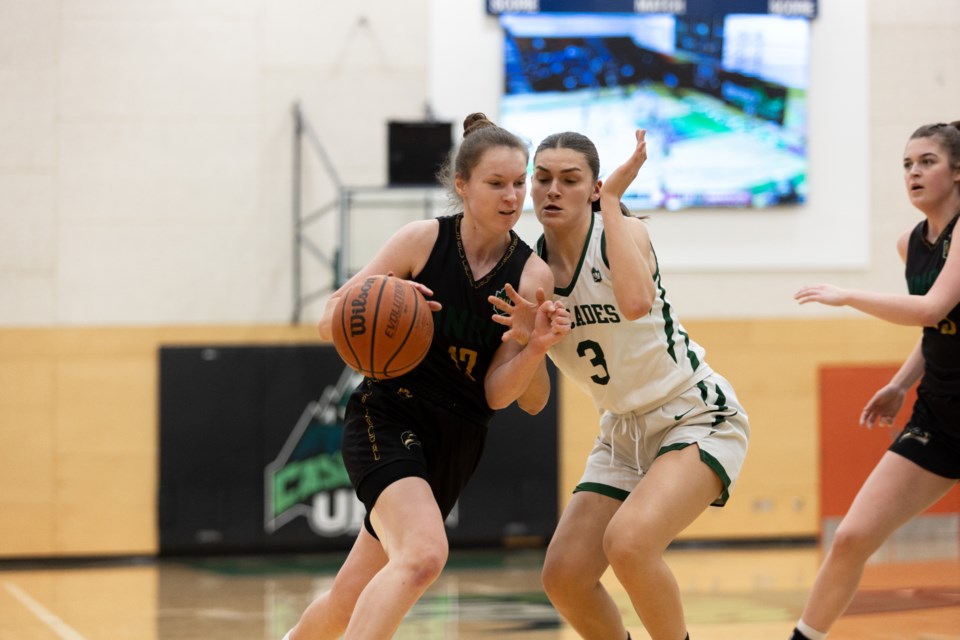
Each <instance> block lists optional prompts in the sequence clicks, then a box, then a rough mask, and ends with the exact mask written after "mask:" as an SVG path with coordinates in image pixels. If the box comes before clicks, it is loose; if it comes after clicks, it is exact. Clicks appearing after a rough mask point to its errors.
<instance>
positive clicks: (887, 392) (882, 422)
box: [860, 384, 907, 429]
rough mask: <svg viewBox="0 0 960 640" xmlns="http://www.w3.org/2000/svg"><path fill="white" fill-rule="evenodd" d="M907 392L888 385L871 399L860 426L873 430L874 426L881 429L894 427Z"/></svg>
mask: <svg viewBox="0 0 960 640" xmlns="http://www.w3.org/2000/svg"><path fill="white" fill-rule="evenodd" d="M906 395H907V394H906V392H905V391H904V390H903V389H901V388H900V387H896V386H894V385H890V384H888V385H886V386H885V387H883V388H882V389H880V390H879V391H877V392H876V393H875V394H873V397H872V398H870V402H868V403H867V406H865V407H864V408H863V412H862V413H861V414H860V424H861V425H863V426H865V427H867V428H868V429H872V428H873V426H874V425H879V426H881V427H890V426H893V419H894V418H896V417H897V413H898V412H899V411H900V407H902V406H903V400H904V398H905V397H906Z"/></svg>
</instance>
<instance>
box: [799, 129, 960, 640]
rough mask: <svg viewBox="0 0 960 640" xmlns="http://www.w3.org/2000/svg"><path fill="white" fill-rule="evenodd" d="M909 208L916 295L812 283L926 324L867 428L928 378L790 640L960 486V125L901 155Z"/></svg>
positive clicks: (826, 298)
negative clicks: (915, 214) (917, 216)
mask: <svg viewBox="0 0 960 640" xmlns="http://www.w3.org/2000/svg"><path fill="white" fill-rule="evenodd" d="M903 179H904V184H905V186H906V188H907V196H908V197H909V198H910V202H911V204H913V206H914V207H916V208H917V210H919V211H920V212H921V213H922V214H923V216H924V219H923V221H921V222H920V223H918V224H917V225H916V226H915V227H913V229H910V230H908V231H907V232H906V233H904V234H903V235H902V236H901V237H900V239H899V241H898V242H897V251H898V252H899V253H900V258H901V259H902V260H904V262H905V264H906V270H905V275H906V278H907V290H908V291H909V294H908V295H896V294H885V293H872V292H869V291H860V290H854V289H841V288H839V287H835V286H832V285H828V284H819V285H811V286H807V287H804V288H802V289H800V291H798V292H797V294H796V295H795V296H794V297H795V298H796V299H797V300H798V301H799V302H800V304H806V303H808V302H819V303H821V304H826V305H831V306H849V307H852V308H854V309H857V310H859V311H862V312H864V313H867V314H870V315H872V316H874V317H876V318H880V319H881V320H886V321H888V322H893V323H895V324H902V325H912V326H918V327H923V333H922V334H921V337H920V340H919V341H918V342H917V345H916V347H914V349H913V352H912V353H911V354H910V355H909V356H908V357H907V359H906V361H904V363H903V365H902V366H901V367H900V369H899V370H898V371H897V373H896V374H895V375H894V376H893V378H892V379H891V380H890V382H889V383H888V384H887V385H886V386H884V387H883V388H882V389H880V390H879V391H877V392H876V393H875V394H874V396H873V397H872V398H871V399H870V401H869V402H868V403H867V406H866V407H864V409H863V412H862V413H861V415H860V424H862V425H863V426H866V427H872V426H873V425H874V424H880V425H883V426H890V425H891V424H893V419H894V418H895V417H896V415H897V413H899V411H900V408H901V407H902V406H903V401H904V397H905V396H906V393H907V391H908V390H909V389H910V388H911V387H912V386H913V385H914V384H915V383H916V382H917V381H918V380H920V386H919V387H918V388H917V400H916V402H915V403H914V405H913V413H912V415H911V416H910V421H909V422H908V423H907V426H906V428H905V429H904V430H903V432H902V433H900V435H899V436H898V437H897V439H896V440H895V441H894V442H893V444H891V445H890V448H889V451H887V452H886V453H885V454H884V455H883V457H882V458H880V461H879V462H878V463H877V466H876V467H875V468H874V470H873V472H872V473H871V474H870V476H869V477H868V478H867V479H866V481H865V482H864V483H863V486H862V487H860V491H859V492H858V493H857V496H856V497H855V498H854V500H853V504H851V505H850V510H849V511H847V514H846V515H845V516H844V517H843V520H841V522H840V525H839V526H838V527H837V532H836V534H835V536H834V538H833V543H832V545H831V547H830V551H829V552H828V553H827V556H826V558H825V559H824V561H823V565H822V566H821V567H820V571H819V573H818V574H817V578H816V580H815V581H814V584H813V590H812V591H811V592H810V595H809V597H808V599H807V604H806V606H805V607H804V609H803V613H802V614H801V616H800V620H799V621H798V622H797V626H796V628H795V629H794V630H793V635H792V636H791V639H792V640H822V639H823V638H825V637H826V635H827V632H828V631H830V628H831V627H832V626H833V624H834V623H835V622H836V621H837V618H839V617H840V616H841V615H842V614H843V612H844V611H846V609H847V607H848V606H849V605H850V602H851V601H852V600H853V596H854V594H855V593H856V591H857V587H858V586H859V584H860V577H861V575H862V574H863V569H864V566H865V565H866V563H867V560H869V559H870V556H871V555H873V553H874V552H875V551H877V549H879V548H880V545H882V544H883V542H884V541H885V540H886V539H887V538H888V537H890V535H891V534H892V533H893V532H894V531H895V530H896V529H898V528H899V527H900V526H901V525H904V524H906V523H907V522H908V521H909V520H911V519H913V518H914V516H917V515H918V514H920V513H922V512H923V511H925V510H926V509H927V508H929V507H930V506H932V505H933V504H934V503H936V502H937V501H938V500H940V498H942V497H943V496H944V495H946V493H947V492H948V491H950V489H952V488H953V487H954V486H956V484H957V481H958V480H960V333H958V332H957V325H958V323H960V251H956V250H954V251H951V250H950V249H951V244H952V243H951V241H952V238H953V233H954V230H955V227H956V224H957V219H958V217H960V121H957V122H953V123H951V124H929V125H924V126H922V127H920V128H919V129H917V130H916V131H914V132H913V134H912V135H911V136H910V139H909V140H908V141H907V146H906V149H905V151H904V154H903Z"/></svg>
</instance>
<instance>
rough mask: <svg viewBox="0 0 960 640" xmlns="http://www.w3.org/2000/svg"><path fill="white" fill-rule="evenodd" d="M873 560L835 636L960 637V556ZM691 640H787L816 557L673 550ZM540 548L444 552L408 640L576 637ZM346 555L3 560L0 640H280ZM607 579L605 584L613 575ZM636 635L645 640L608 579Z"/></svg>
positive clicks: (883, 639)
mask: <svg viewBox="0 0 960 640" xmlns="http://www.w3.org/2000/svg"><path fill="white" fill-rule="evenodd" d="M956 548H957V545H956V544H953V545H952V550H950V551H949V552H948V553H947V554H946V557H934V558H921V559H912V560H908V561H904V560H893V561H891V560H890V559H889V558H888V557H886V556H883V555H882V554H878V555H877V556H875V558H874V560H872V561H871V564H870V565H868V567H867V572H866V575H865V576H864V579H863V583H862V586H861V590H860V592H859V593H858V595H857V598H856V600H855V601H854V603H853V605H852V606H851V608H850V610H849V611H848V613H847V614H846V615H845V616H844V617H843V618H842V619H841V620H840V621H839V623H838V624H837V625H836V626H835V627H834V630H833V632H832V633H831V635H830V639H831V640H960V557H958V554H957V553H956ZM667 555H668V557H667V562H668V563H669V564H670V566H671V567H672V568H673V570H674V573H675V574H676V576H677V579H678V581H679V583H680V585H681V588H682V590H683V597H684V602H685V607H686V615H687V623H688V627H689V629H690V634H691V637H692V638H694V639H696V640H761V639H762V640H786V639H787V637H788V635H789V632H790V630H791V629H792V626H793V624H794V622H795V620H796V619H797V617H798V615H799V613H800V610H801V608H802V607H803V602H804V599H805V597H806V592H807V590H808V588H809V587H810V585H811V583H812V581H813V578H814V576H815V575H816V571H817V567H818V565H819V562H820V559H821V551H820V548H819V547H817V546H813V545H798V546H776V547H766V548H763V547H760V548H743V547H728V548H716V547H709V548H702V547H701V548H691V547H683V546H681V547H677V548H671V549H670V550H669V551H668V553H667ZM542 558H543V550H541V549H532V550H514V551H463V550H455V551H454V552H453V553H452V554H451V558H450V562H449V563H448V565H447V568H446V569H445V571H444V573H443V575H442V576H441V578H440V579H439V580H438V581H437V583H435V584H434V585H433V586H432V587H431V589H430V590H429V591H428V593H427V594H426V595H425V597H424V598H423V599H421V601H420V602H419V603H418V604H417V605H416V607H415V608H414V609H413V611H412V612H411V613H410V614H409V616H408V618H407V620H406V621H405V622H404V624H403V626H402V627H401V630H400V632H399V633H398V635H397V636H396V637H397V638H399V639H401V640H403V639H407V640H447V639H456V640H474V639H479V638H497V639H499V640H575V639H576V638H577V636H576V634H574V633H573V632H572V631H571V630H570V629H569V627H567V626H566V625H565V624H564V623H563V622H562V621H561V620H560V619H559V618H558V616H557V614H556V612H555V611H554V610H553V608H552V607H551V606H550V605H549V603H548V602H547V600H546V598H545V597H544V596H543V593H542V591H541V589H540V583H539V568H540V565H541V562H542ZM341 559H342V556H341V555H316V556H312V555H311V556H268V557H243V558H234V557H213V558H194V559H176V560H171V559H164V560H139V561H95V562H82V563H80V562H78V563H72V564H71V563H64V562H60V563H55V564H49V563H48V564H43V563H25V562H6V563H0V640H58V639H59V640H173V639H177V640H221V639H222V640H226V639H230V640H279V639H280V638H281V637H282V636H283V634H284V633H285V632H286V630H287V629H288V628H289V627H290V625H291V624H292V623H293V622H294V621H295V620H296V619H297V617H298V616H299V614H300V612H301V611H302V610H303V608H304V607H305V606H306V604H307V603H308V602H309V601H310V600H311V599H312V597H313V596H314V595H315V594H317V593H319V592H321V591H323V590H324V589H326V587H327V586H328V585H329V584H330V581H331V579H332V576H333V574H334V572H335V571H336V569H337V568H338V566H339V563H340V561H341ZM608 577H609V576H608ZM605 581H606V582H607V584H608V585H609V587H610V588H611V590H612V591H613V592H614V593H615V594H616V597H617V600H618V602H619V603H620V606H621V610H622V611H623V612H624V616H625V619H626V620H627V623H628V628H629V629H630V630H631V631H632V633H633V636H634V638H636V639H638V640H639V639H642V638H646V637H647V636H646V634H645V633H644V632H643V630H642V626H641V625H640V624H639V621H638V620H637V618H636V615H635V614H634V613H633V611H632V609H631V608H630V605H629V601H628V600H627V598H626V597H625V595H624V594H623V592H622V591H621V590H620V589H618V588H617V586H616V583H615V581H614V580H612V579H610V580H606V579H605Z"/></svg>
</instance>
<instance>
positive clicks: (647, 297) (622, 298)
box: [614, 291, 654, 320]
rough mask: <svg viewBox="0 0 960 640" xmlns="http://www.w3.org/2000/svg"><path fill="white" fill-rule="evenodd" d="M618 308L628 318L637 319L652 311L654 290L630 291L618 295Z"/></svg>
mask: <svg viewBox="0 0 960 640" xmlns="http://www.w3.org/2000/svg"><path fill="white" fill-rule="evenodd" d="M614 295H615V296H616V298H617V310H618V311H619V312H620V315H622V316H623V317H624V318H626V319H627V320H636V319H637V318H642V317H643V316H645V315H647V314H648V313H650V310H651V309H652V308H653V299H654V293H653V291H649V292H647V291H629V292H624V295H616V293H615V294H614Z"/></svg>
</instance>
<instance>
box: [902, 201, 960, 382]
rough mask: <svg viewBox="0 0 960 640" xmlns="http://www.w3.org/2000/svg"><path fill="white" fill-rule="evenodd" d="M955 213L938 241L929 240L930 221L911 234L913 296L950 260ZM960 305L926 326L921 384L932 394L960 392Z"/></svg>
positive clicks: (909, 281) (924, 290) (930, 283)
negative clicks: (935, 322)
mask: <svg viewBox="0 0 960 640" xmlns="http://www.w3.org/2000/svg"><path fill="white" fill-rule="evenodd" d="M957 217H958V216H954V218H953V220H951V221H950V224H948V225H947V227H946V229H944V230H943V233H941V234H940V237H939V238H937V240H936V242H934V243H932V244H931V243H930V242H928V241H927V238H926V232H927V221H926V220H924V221H923V222H921V223H920V224H918V225H917V226H916V227H914V229H913V231H912V232H911V233H910V239H909V242H908V244H907V263H906V270H905V271H906V276H907V290H908V291H909V292H910V293H911V294H912V295H918V296H922V295H924V294H926V293H927V292H928V291H929V290H930V287H932V286H933V283H934V281H935V280H936V279H937V276H938V275H940V271H941V270H942V269H943V265H944V264H945V263H946V261H947V254H948V253H949V252H950V244H951V239H952V238H953V229H954V227H955V226H956V224H957ZM958 324H960V304H958V305H957V306H956V307H954V308H953V309H952V310H951V311H950V313H948V314H947V317H946V318H944V319H943V320H941V321H940V322H938V323H937V324H936V325H935V326H932V327H924V328H923V343H922V349H923V359H924V361H925V369H924V374H923V381H922V382H921V385H922V386H923V387H924V388H925V389H926V390H927V391H929V392H930V393H935V394H938V395H944V394H945V395H954V396H955V395H958V394H960V335H957V325H958Z"/></svg>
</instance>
